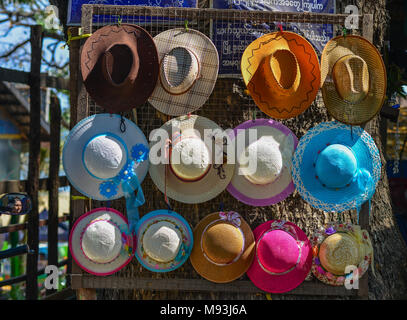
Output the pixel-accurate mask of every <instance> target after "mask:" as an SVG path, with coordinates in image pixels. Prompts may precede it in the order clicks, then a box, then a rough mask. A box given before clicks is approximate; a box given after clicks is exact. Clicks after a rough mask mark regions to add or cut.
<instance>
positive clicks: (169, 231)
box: [135, 210, 194, 272]
mask: <svg viewBox="0 0 407 320" xmlns="http://www.w3.org/2000/svg"><path fill="white" fill-rule="evenodd" d="M136 237H137V246H136V251H135V256H136V258H137V260H138V261H139V262H140V264H141V265H142V266H143V267H144V268H146V269H148V270H150V271H153V272H169V271H173V270H175V269H177V268H179V267H181V266H182V265H183V264H184V263H185V261H187V260H188V258H189V256H190V254H191V250H192V247H193V244H194V240H193V233H192V229H191V227H190V225H189V224H188V222H187V221H186V220H185V219H184V218H183V217H182V216H181V215H179V214H178V213H176V212H174V211H171V210H155V211H152V212H150V213H148V214H146V215H144V216H143V217H142V218H141V219H140V220H139V221H138V223H137V227H136Z"/></svg>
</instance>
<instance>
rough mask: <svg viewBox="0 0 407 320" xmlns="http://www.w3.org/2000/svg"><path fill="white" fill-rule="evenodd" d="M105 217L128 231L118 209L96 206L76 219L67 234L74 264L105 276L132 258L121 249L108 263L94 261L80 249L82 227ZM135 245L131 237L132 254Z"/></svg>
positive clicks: (89, 271)
mask: <svg viewBox="0 0 407 320" xmlns="http://www.w3.org/2000/svg"><path fill="white" fill-rule="evenodd" d="M101 218H103V219H106V220H110V221H112V222H113V223H114V224H115V225H117V226H122V227H123V228H125V229H126V230H127V231H129V226H128V222H127V218H126V217H125V216H124V215H123V214H121V213H120V212H119V211H117V210H115V209H112V208H97V209H94V210H92V211H89V212H87V213H85V214H83V215H82V216H80V217H79V218H78V220H76V222H75V224H74V225H73V227H72V230H71V234H70V235H69V250H70V251H71V254H72V258H73V259H74V260H75V262H76V264H77V265H78V266H79V267H80V268H81V269H83V270H84V271H86V272H88V273H91V274H94V275H97V276H107V275H110V274H113V273H115V272H117V271H119V270H120V269H122V268H123V267H125V266H126V265H127V264H128V263H129V262H130V261H131V259H132V258H133V255H131V256H129V254H128V253H127V252H126V251H125V250H124V249H122V250H121V252H120V255H119V256H118V257H117V258H116V259H114V260H113V261H111V262H109V263H96V262H93V261H91V260H89V259H88V258H87V257H86V256H85V255H84V253H83V251H82V249H81V243H80V241H81V234H82V232H83V230H84V228H85V227H86V226H87V225H88V224H89V223H90V222H91V221H92V220H95V219H101ZM135 247H136V238H133V254H134V251H135Z"/></svg>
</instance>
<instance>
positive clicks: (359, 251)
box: [311, 222, 374, 286]
mask: <svg viewBox="0 0 407 320" xmlns="http://www.w3.org/2000/svg"><path fill="white" fill-rule="evenodd" d="M311 243H312V246H313V256H314V257H313V264H312V272H313V274H314V275H315V277H316V278H318V279H319V280H321V281H322V282H324V283H326V284H329V285H333V286H341V285H343V284H344V282H345V279H346V278H350V279H351V280H355V279H358V278H361V277H362V276H363V275H364V274H365V272H366V271H367V270H368V268H369V265H370V264H371V263H372V268H373V247H372V243H371V241H370V238H369V234H368V232H367V231H366V230H362V229H361V228H360V226H358V225H352V224H350V223H339V222H332V223H329V224H327V225H326V226H325V227H324V228H322V229H321V230H318V231H316V232H315V233H314V235H313V237H312V238H311ZM347 266H355V267H356V268H357V269H354V270H353V271H351V270H349V271H350V272H349V271H348V270H346V267H347ZM355 271H356V272H357V274H354V272H355ZM372 271H373V274H374V269H372Z"/></svg>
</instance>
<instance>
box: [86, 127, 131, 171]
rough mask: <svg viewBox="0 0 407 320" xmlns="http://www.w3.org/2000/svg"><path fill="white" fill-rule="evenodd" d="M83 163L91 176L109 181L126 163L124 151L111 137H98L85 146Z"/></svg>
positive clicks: (117, 140)
mask: <svg viewBox="0 0 407 320" xmlns="http://www.w3.org/2000/svg"><path fill="white" fill-rule="evenodd" d="M83 161H84V164H85V167H86V169H87V170H88V172H89V173H90V174H91V175H92V176H94V177H96V178H98V179H109V178H112V177H115V176H116V175H117V174H118V173H119V172H120V170H121V169H122V167H123V166H124V164H125V162H126V161H127V155H126V149H125V147H124V145H123V144H122V143H121V142H120V140H119V139H118V138H116V137H114V136H113V135H110V134H102V135H98V136H96V137H93V138H92V139H91V140H90V141H89V142H88V143H87V145H86V146H85V149H84V153H83Z"/></svg>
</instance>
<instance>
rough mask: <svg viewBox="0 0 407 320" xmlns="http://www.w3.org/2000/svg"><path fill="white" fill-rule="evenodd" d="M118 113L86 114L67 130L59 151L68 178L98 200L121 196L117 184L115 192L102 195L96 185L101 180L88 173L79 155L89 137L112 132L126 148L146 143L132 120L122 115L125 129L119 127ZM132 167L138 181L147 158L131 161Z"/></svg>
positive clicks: (142, 178) (142, 174) (144, 168)
mask: <svg viewBox="0 0 407 320" xmlns="http://www.w3.org/2000/svg"><path fill="white" fill-rule="evenodd" d="M120 119H121V118H120V116H119V115H115V114H112V115H111V114H107V113H101V114H97V115H93V116H90V117H87V118H85V119H83V120H82V121H80V122H79V123H78V124H76V126H75V127H74V128H72V130H71V132H70V133H69V135H68V137H67V139H66V142H65V145H64V150H63V154H62V163H63V166H64V170H65V173H66V176H67V178H68V180H69V182H70V183H71V184H72V186H74V188H75V189H76V190H78V191H79V192H80V193H82V194H83V195H85V196H86V197H88V198H91V199H94V200H100V201H106V200H114V199H119V198H121V197H122V196H123V190H122V187H121V185H119V186H118V190H117V194H116V195H114V196H112V197H111V198H106V197H105V196H103V195H101V194H100V191H99V186H100V184H101V183H102V182H103V181H104V180H100V179H97V178H95V177H93V176H92V175H90V174H89V172H88V171H87V170H86V168H85V166H84V162H83V159H82V154H83V150H84V148H85V147H86V144H87V143H88V142H89V141H90V139H92V138H93V137H95V136H97V135H100V134H104V133H112V134H115V135H116V136H118V137H120V138H121V139H122V141H123V142H124V144H126V146H127V150H128V152H129V155H128V156H130V151H131V148H132V147H133V146H134V145H136V144H139V143H140V144H143V145H145V146H146V147H148V142H147V139H146V137H145V135H144V133H143V132H142V131H141V130H140V128H139V127H138V126H137V125H136V124H135V123H134V122H132V121H130V120H128V119H126V118H124V124H125V125H126V131H125V132H124V133H123V132H121V130H120ZM134 170H135V172H136V174H137V177H138V179H139V182H140V183H142V182H143V180H144V178H145V176H146V174H147V172H148V161H143V162H137V161H135V164H134Z"/></svg>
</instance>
